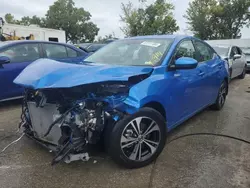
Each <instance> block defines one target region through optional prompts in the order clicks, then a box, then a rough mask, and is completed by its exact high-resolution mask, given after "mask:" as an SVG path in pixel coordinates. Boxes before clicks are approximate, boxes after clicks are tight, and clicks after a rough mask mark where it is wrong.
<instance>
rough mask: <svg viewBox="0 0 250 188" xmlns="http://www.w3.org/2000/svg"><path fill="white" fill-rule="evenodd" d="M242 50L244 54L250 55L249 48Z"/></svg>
mask: <svg viewBox="0 0 250 188" xmlns="http://www.w3.org/2000/svg"><path fill="white" fill-rule="evenodd" d="M241 50H242V51H243V53H244V54H246V55H250V47H249V48H246V47H245V48H241Z"/></svg>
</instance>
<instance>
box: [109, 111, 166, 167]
mask: <svg viewBox="0 0 250 188" xmlns="http://www.w3.org/2000/svg"><path fill="white" fill-rule="evenodd" d="M165 140H166V123H165V119H164V118H163V117H162V115H161V114H160V113H159V112H158V111H156V110H154V109H152V108H146V107H145V108H142V109H140V110H139V111H138V112H137V113H135V114H132V115H128V116H126V117H125V118H123V119H122V120H120V121H119V122H117V123H116V125H114V128H113V130H112V132H111V134H110V138H109V144H108V148H107V149H108V153H109V155H110V156H111V157H112V159H113V160H114V161H115V162H116V163H118V164H120V165H122V166H124V167H126V168H140V167H143V166H146V165H148V164H150V163H151V162H152V161H153V160H155V159H156V158H157V157H158V156H159V154H160V153H161V151H162V149H163V147H164V145H165Z"/></svg>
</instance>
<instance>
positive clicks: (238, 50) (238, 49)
mask: <svg viewBox="0 0 250 188" xmlns="http://www.w3.org/2000/svg"><path fill="white" fill-rule="evenodd" d="M236 48H237V52H238V54H240V55H241V54H242V51H241V49H240V48H238V47H236Z"/></svg>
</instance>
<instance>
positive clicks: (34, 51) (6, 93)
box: [0, 43, 41, 100]
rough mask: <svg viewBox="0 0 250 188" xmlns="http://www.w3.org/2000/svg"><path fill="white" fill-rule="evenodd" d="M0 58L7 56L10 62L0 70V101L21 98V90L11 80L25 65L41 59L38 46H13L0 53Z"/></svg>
mask: <svg viewBox="0 0 250 188" xmlns="http://www.w3.org/2000/svg"><path fill="white" fill-rule="evenodd" d="M0 56H7V57H9V58H10V60H11V62H10V63H9V64H4V65H3V67H2V68H0V88H1V96H0V100H2V99H7V98H14V97H18V96H22V93H23V88H22V87H21V86H19V85H16V84H14V83H13V80H14V79H15V78H16V77H17V76H18V75H19V74H20V72H21V71H22V70H23V69H24V68H25V67H26V66H27V65H29V64H30V63H31V62H33V61H35V60H37V59H39V58H40V57H41V53H40V48H39V44H38V43H22V44H15V45H13V46H10V47H7V48H5V49H3V50H2V51H0ZM30 76H32V75H30Z"/></svg>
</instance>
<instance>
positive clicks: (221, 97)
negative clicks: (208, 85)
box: [211, 81, 228, 110]
mask: <svg viewBox="0 0 250 188" xmlns="http://www.w3.org/2000/svg"><path fill="white" fill-rule="evenodd" d="M227 90H228V84H227V82H226V81H223V82H222V84H221V86H220V89H219V93H218V96H217V99H216V102H215V103H214V104H213V105H212V106H211V108H212V109H213V110H221V109H222V108H223V106H224V104H225V102H226V98H227Z"/></svg>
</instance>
